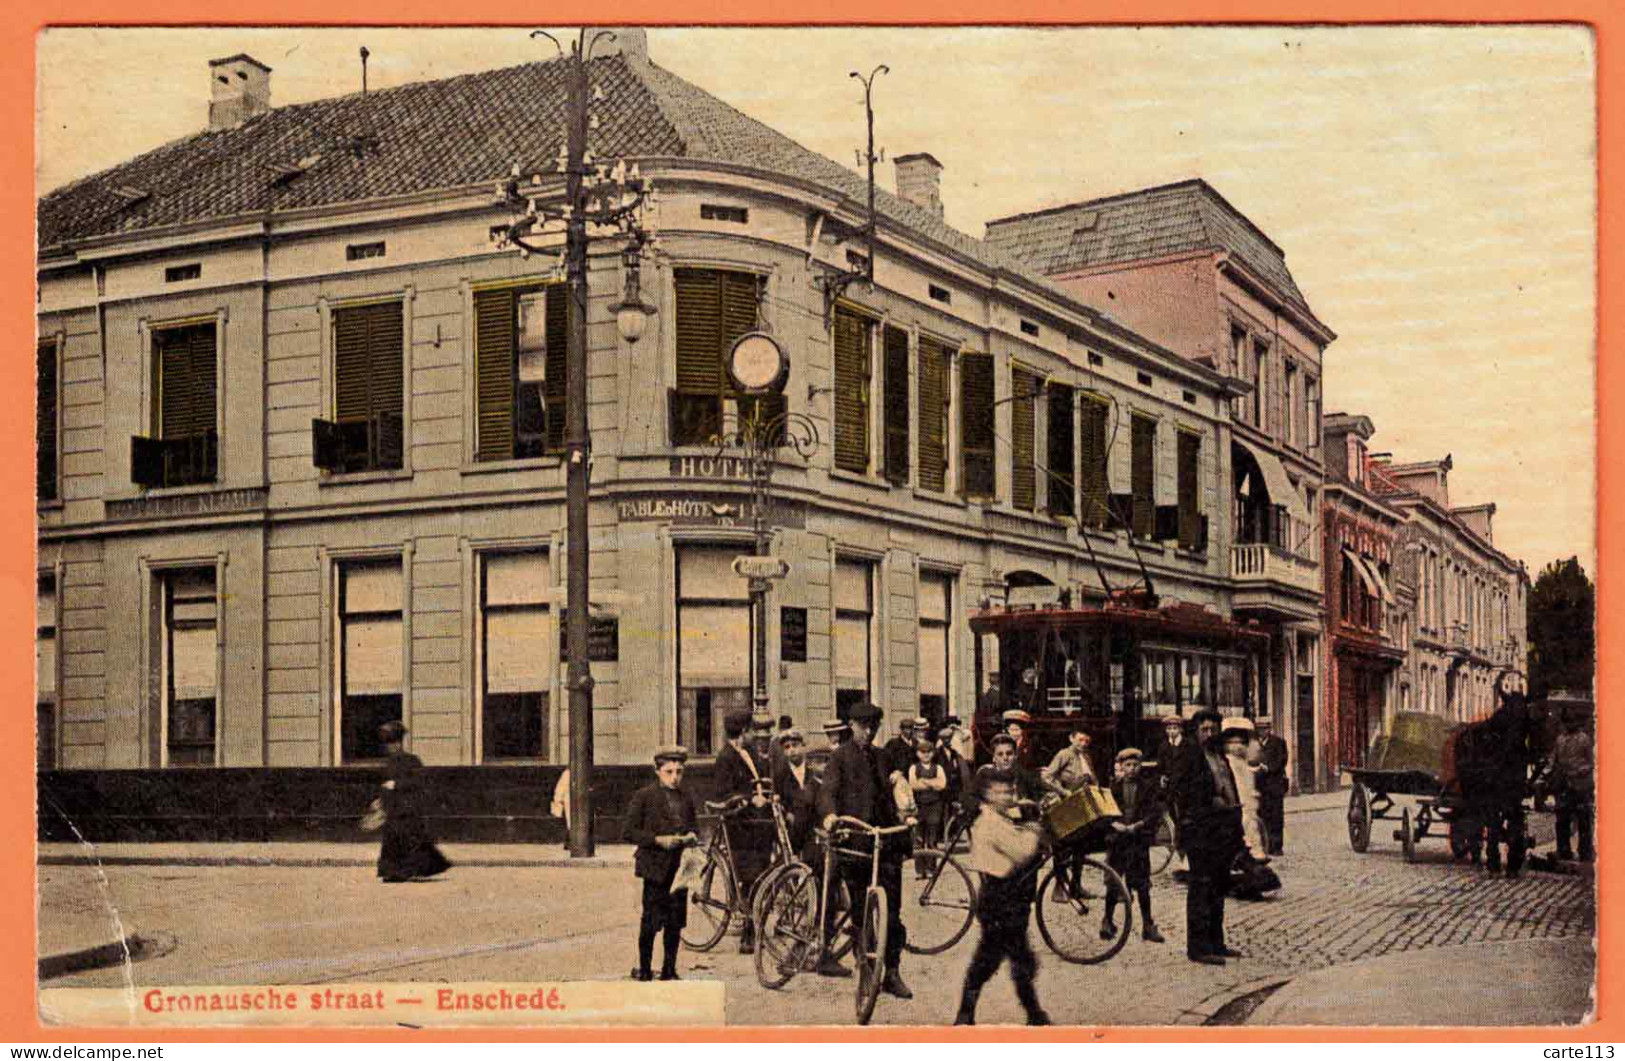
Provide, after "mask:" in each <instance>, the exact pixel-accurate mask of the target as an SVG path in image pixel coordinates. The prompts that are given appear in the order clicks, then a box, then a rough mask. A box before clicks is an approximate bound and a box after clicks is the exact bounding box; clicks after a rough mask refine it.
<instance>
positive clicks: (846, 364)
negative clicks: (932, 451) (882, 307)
mask: <svg viewBox="0 0 1625 1061" xmlns="http://www.w3.org/2000/svg"><path fill="white" fill-rule="evenodd" d="M873 344H874V329H873V328H872V327H871V325H870V322H869V320H868V318H866V317H860V316H859V315H858V314H856V313H853V312H852V311H850V310H848V309H844V308H837V309H836V311H835V466H836V467H837V468H840V469H841V470H842V471H848V472H857V473H858V474H860V475H861V474H864V473H866V472H868V470H869V380H870V378H871V371H872V369H871V366H872V361H873V350H872V347H873Z"/></svg>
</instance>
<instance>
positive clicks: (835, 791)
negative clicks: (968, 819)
mask: <svg viewBox="0 0 1625 1061" xmlns="http://www.w3.org/2000/svg"><path fill="white" fill-rule="evenodd" d="M880 717H881V712H880V708H878V707H876V706H875V705H874V704H870V703H860V704H856V705H854V706H853V707H852V710H851V712H850V713H849V714H848V720H849V721H850V722H851V723H852V739H851V740H850V741H847V742H846V743H845V744H842V745H841V746H840V747H839V748H837V749H835V754H833V755H831V756H830V759H829V765H828V766H827V767H825V768H824V778H823V781H822V783H821V784H820V785H819V786H818V801H817V805H818V817H819V820H820V821H821V822H822V823H823V826H824V828H825V829H826V830H828V829H829V828H830V827H831V826H833V825H834V824H835V817H836V816H837V815H841V816H843V817H850V818H856V819H858V820H859V821H862V822H865V823H867V824H869V825H873V826H877V827H880V828H886V827H888V826H894V825H897V824H899V822H898V820H897V803H896V802H895V801H894V800H893V798H892V787H891V785H890V783H889V782H888V781H887V772H886V767H885V764H884V763H883V762H882V761H881V754H880V752H879V751H878V750H877V749H876V748H875V747H874V746H873V741H874V738H875V730H876V728H878V727H879V725H880ZM912 850H913V844H912V842H911V840H910V838H909V835H908V833H906V832H905V833H897V834H895V835H893V836H889V837H887V838H886V842H885V844H884V845H883V846H882V847H881V851H880V886H881V887H882V888H884V889H885V891H886V907H887V911H886V912H887V932H886V976H885V979H884V980H882V981H881V984H880V989H881V990H882V991H884V992H886V993H887V994H890V995H896V996H897V997H898V998H913V997H914V993H913V992H912V991H910V990H909V989H908V985H907V984H905V983H903V977H902V974H901V973H900V972H899V970H898V964H899V962H900V960H901V958H902V953H903V940H904V939H905V932H906V930H905V929H904V927H903V916H902V914H903V861H904V860H905V859H907V858H908V856H909V855H910V854H911V853H912ZM839 872H840V875H841V878H842V879H843V880H844V881H846V887H847V892H848V894H850V895H851V897H852V902H853V903H854V904H861V903H862V902H863V895H864V893H865V892H866V891H867V890H868V888H869V872H870V870H869V861H868V860H867V859H842V860H841V862H840V864H839ZM833 927H834V924H833V920H831V921H830V922H829V923H826V925H825V931H826V932H827V931H829V930H830V929H832V928H833ZM818 972H819V973H820V974H822V975H824V976H851V975H852V971H851V970H850V969H847V968H845V967H844V966H842V965H841V964H840V963H839V962H838V961H836V960H835V958H834V956H833V955H831V954H830V953H829V939H828V938H827V937H826V938H825V940H824V953H823V956H822V958H821V959H820V961H819V963H818Z"/></svg>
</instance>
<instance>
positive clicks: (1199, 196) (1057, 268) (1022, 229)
mask: <svg viewBox="0 0 1625 1061" xmlns="http://www.w3.org/2000/svg"><path fill="white" fill-rule="evenodd" d="M987 242H988V243H989V244H991V245H992V246H994V247H996V248H998V249H999V250H1002V251H1005V252H1006V253H1008V254H1011V255H1013V256H1015V257H1018V258H1020V259H1021V260H1023V261H1025V262H1026V263H1027V264H1028V265H1030V266H1032V267H1033V268H1035V269H1038V270H1039V271H1041V272H1043V273H1046V274H1050V275H1054V274H1056V273H1061V272H1067V271H1071V270H1075V269H1086V268H1090V267H1093V266H1099V265H1116V264H1120V263H1124V262H1135V261H1145V260H1147V259H1151V258H1160V257H1163V256H1165V255H1170V254H1179V253H1183V252H1186V251H1192V250H1205V249H1212V250H1220V251H1224V252H1227V253H1229V254H1230V255H1231V256H1233V257H1234V258H1237V259H1239V260H1240V261H1241V262H1242V263H1243V264H1244V265H1246V266H1247V268H1249V269H1250V270H1252V271H1253V272H1254V273H1256V274H1258V275H1259V276H1260V277H1262V278H1263V279H1264V280H1265V281H1267V282H1268V283H1269V284H1271V285H1272V286H1273V287H1275V289H1276V290H1277V291H1279V292H1280V294H1281V296H1282V297H1283V298H1285V299H1287V300H1288V301H1289V302H1292V303H1293V304H1294V305H1296V306H1298V307H1299V308H1300V309H1303V310H1304V311H1305V312H1308V310H1309V304H1308V302H1307V301H1306V300H1305V299H1304V297H1303V292H1302V291H1299V290H1298V285H1297V283H1296V282H1295V281H1294V280H1293V279H1292V273H1291V271H1289V270H1288V269H1287V267H1286V255H1285V254H1284V253H1283V252H1282V251H1281V248H1279V247H1277V246H1276V245H1275V244H1274V243H1272V242H1270V240H1269V238H1268V237H1267V236H1265V235H1264V234H1263V233H1262V232H1260V231H1259V230H1258V229H1257V228H1256V227H1254V225H1253V224H1252V222H1250V221H1248V220H1247V219H1246V217H1244V216H1242V214H1241V212H1240V211H1238V210H1237V209H1236V208H1235V207H1233V206H1231V205H1230V204H1229V203H1228V202H1226V201H1225V199H1224V197H1223V196H1221V195H1220V194H1219V193H1218V192H1217V191H1215V190H1214V189H1213V187H1212V186H1211V185H1209V184H1208V183H1207V182H1206V181H1204V180H1200V179H1198V180H1189V181H1181V182H1179V183H1178V184H1168V185H1163V186H1161V187H1157V188H1146V189H1144V190H1141V191H1136V192H1128V193H1126V194H1123V195H1113V196H1108V197H1106V198H1103V199H1091V200H1089V201H1087V202H1081V203H1073V204H1071V205H1068V206H1060V207H1054V208H1052V209H1049V210H1040V211H1037V212H1034V213H1029V214H1017V215H1015V216H1013V217H1006V218H1000V219H999V220H996V221H989V222H988V224H987Z"/></svg>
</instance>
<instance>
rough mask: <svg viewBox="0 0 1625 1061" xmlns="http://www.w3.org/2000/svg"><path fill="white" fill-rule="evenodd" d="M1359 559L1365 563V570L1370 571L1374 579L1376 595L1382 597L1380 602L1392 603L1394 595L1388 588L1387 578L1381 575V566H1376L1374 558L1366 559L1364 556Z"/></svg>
mask: <svg viewBox="0 0 1625 1061" xmlns="http://www.w3.org/2000/svg"><path fill="white" fill-rule="evenodd" d="M1360 561H1361V562H1362V563H1364V564H1365V567H1366V570H1367V571H1370V572H1371V577H1372V578H1373V579H1374V580H1376V583H1377V591H1378V592H1377V595H1378V596H1379V597H1381V598H1382V602H1383V603H1384V604H1392V603H1394V595H1393V593H1391V592H1390V591H1389V589H1388V580H1387V579H1386V578H1383V577H1382V568H1380V567H1378V566H1377V562H1376V561H1375V560H1371V559H1368V558H1366V557H1364V556H1362V557H1360Z"/></svg>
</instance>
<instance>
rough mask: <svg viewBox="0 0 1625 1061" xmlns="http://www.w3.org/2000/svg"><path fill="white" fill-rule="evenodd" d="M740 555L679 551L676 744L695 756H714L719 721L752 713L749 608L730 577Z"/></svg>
mask: <svg viewBox="0 0 1625 1061" xmlns="http://www.w3.org/2000/svg"><path fill="white" fill-rule="evenodd" d="M738 555H739V550H738V549H737V548H733V547H730V546H706V545H695V546H682V547H680V548H679V549H678V550H677V740H678V742H679V743H680V744H683V745H684V746H686V747H687V748H688V749H689V750H690V751H692V752H694V753H695V754H696V755H715V754H716V753H717V752H719V751H721V750H722V745H723V741H724V733H723V719H725V718H726V717H727V716H728V714H729V713H731V712H733V711H738V710H741V709H743V710H749V709H750V702H751V701H750V695H751V673H750V646H751V644H752V640H751V639H752V634H753V630H752V627H751V606H750V595H749V592H748V586H747V584H746V582H745V580H744V579H742V578H740V577H739V576H738V575H736V574H734V573H733V561H734V558H735V557H736V556H738Z"/></svg>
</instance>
